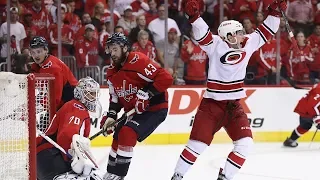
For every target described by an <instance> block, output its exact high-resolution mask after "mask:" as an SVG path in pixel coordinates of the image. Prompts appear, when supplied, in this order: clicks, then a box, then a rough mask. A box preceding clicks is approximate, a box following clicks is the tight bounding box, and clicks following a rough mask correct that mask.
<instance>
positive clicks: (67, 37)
mask: <svg viewBox="0 0 320 180" xmlns="http://www.w3.org/2000/svg"><path fill="white" fill-rule="evenodd" d="M66 12H67V6H66V5H65V4H61V21H62V22H61V44H62V56H70V55H71V54H73V41H74V39H73V31H72V29H71V28H70V26H69V25H67V24H65V23H63V21H64V18H65V13H66ZM56 14H58V10H57V9H56ZM49 37H50V38H49V39H50V40H49V42H50V46H51V48H50V50H51V54H52V55H53V56H58V24H56V23H54V24H51V25H50V27H49Z"/></svg>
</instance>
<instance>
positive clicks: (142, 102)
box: [135, 89, 149, 114]
mask: <svg viewBox="0 0 320 180" xmlns="http://www.w3.org/2000/svg"><path fill="white" fill-rule="evenodd" d="M136 96H137V100H136V104H135V110H136V113H137V114H142V113H143V112H144V111H146V110H147V108H148V107H149V93H148V92H145V91H143V90H141V89H140V90H139V91H138V92H137V94H136Z"/></svg>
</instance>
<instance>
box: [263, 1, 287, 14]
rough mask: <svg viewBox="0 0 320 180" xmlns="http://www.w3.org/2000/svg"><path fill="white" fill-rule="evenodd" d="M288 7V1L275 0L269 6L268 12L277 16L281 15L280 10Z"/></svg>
mask: <svg viewBox="0 0 320 180" xmlns="http://www.w3.org/2000/svg"><path fill="white" fill-rule="evenodd" d="M286 9H287V3H286V2H285V1H284V0H280V1H274V2H273V3H271V4H270V5H269V7H268V14H269V15H271V16H275V17H281V16H282V14H281V12H280V11H283V12H285V11H286Z"/></svg>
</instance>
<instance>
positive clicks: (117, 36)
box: [106, 32, 131, 51]
mask: <svg viewBox="0 0 320 180" xmlns="http://www.w3.org/2000/svg"><path fill="white" fill-rule="evenodd" d="M112 44H119V45H120V46H121V47H124V46H127V48H128V50H127V51H130V50H131V46H130V42H129V40H128V38H127V37H126V36H125V35H124V34H123V33H121V32H118V33H114V34H112V35H111V36H110V37H109V38H108V39H107V42H106V45H107V48H108V46H109V45H112Z"/></svg>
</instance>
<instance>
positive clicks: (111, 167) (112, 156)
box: [107, 140, 118, 174]
mask: <svg viewBox="0 0 320 180" xmlns="http://www.w3.org/2000/svg"><path fill="white" fill-rule="evenodd" d="M117 149H118V142H117V141H116V140H113V141H112V145H111V150H110V153H109V159H108V166H107V171H108V172H109V173H111V174H114V173H116V157H117V153H116V152H117Z"/></svg>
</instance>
